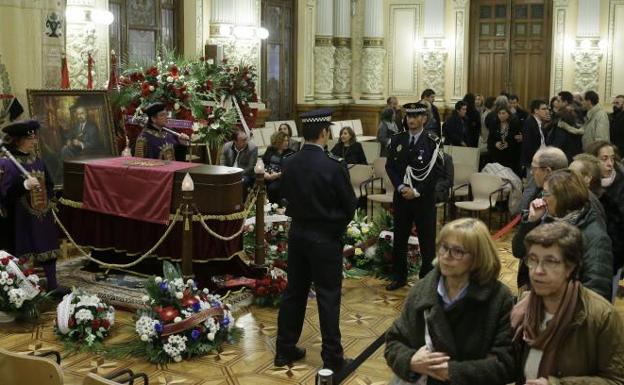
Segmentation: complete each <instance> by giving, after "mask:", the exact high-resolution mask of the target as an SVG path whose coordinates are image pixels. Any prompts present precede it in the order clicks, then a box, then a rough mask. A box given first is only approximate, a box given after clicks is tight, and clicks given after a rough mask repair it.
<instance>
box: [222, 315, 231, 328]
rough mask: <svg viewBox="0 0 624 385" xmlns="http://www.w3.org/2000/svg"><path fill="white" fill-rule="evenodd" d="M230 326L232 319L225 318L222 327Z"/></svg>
mask: <svg viewBox="0 0 624 385" xmlns="http://www.w3.org/2000/svg"><path fill="white" fill-rule="evenodd" d="M229 324H230V319H229V318H228V317H223V320H222V321H221V326H223V327H226V326H228V325H229Z"/></svg>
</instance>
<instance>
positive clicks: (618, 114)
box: [609, 95, 624, 153]
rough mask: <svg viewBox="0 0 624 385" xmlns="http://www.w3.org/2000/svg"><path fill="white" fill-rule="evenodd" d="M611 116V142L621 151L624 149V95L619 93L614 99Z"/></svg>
mask: <svg viewBox="0 0 624 385" xmlns="http://www.w3.org/2000/svg"><path fill="white" fill-rule="evenodd" d="M609 118H610V119H609V122H610V127H609V131H610V133H611V142H612V143H613V144H615V146H616V147H617V148H618V150H620V153H621V152H622V151H624V95H618V96H616V97H615V99H613V113H612V114H611V116H609Z"/></svg>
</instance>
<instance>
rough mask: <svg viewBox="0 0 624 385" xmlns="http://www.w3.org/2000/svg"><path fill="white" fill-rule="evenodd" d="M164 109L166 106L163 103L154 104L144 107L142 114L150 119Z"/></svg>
mask: <svg viewBox="0 0 624 385" xmlns="http://www.w3.org/2000/svg"><path fill="white" fill-rule="evenodd" d="M166 108H167V106H166V105H165V104H164V103H160V102H156V103H152V104H150V105H149V106H147V107H145V108H144V109H143V112H145V114H146V115H147V116H149V117H150V118H151V117H154V116H156V114H157V113H159V112H160V111H164V110H165V109H166Z"/></svg>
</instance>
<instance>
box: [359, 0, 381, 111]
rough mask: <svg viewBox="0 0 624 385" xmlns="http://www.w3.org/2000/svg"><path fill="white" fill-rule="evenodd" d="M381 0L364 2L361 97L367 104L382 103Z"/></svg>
mask: <svg viewBox="0 0 624 385" xmlns="http://www.w3.org/2000/svg"><path fill="white" fill-rule="evenodd" d="M383 22H384V17H383V0H366V2H365V4H364V39H363V50H362V95H361V97H360V99H361V100H362V101H366V102H368V103H371V102H372V103H376V102H379V103H383V102H384V97H383V92H384V89H383V88H384V87H383V80H382V79H383V73H384V64H385V57H386V49H385V48H384V39H383V36H384V28H383V27H384V25H383Z"/></svg>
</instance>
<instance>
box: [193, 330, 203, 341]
mask: <svg viewBox="0 0 624 385" xmlns="http://www.w3.org/2000/svg"><path fill="white" fill-rule="evenodd" d="M200 335H201V332H200V331H199V329H193V331H192V332H191V338H192V339H193V341H197V339H198V338H199V336H200Z"/></svg>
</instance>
